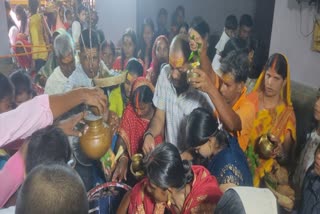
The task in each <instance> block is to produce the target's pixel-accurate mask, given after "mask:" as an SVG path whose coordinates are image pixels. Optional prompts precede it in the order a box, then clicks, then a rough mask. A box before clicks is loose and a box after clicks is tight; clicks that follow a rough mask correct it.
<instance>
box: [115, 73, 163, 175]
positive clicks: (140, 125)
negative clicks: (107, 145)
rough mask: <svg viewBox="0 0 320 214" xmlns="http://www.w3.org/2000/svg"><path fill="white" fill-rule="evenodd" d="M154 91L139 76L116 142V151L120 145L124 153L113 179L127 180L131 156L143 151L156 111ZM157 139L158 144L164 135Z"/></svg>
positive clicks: (149, 83) (133, 87)
mask: <svg viewBox="0 0 320 214" xmlns="http://www.w3.org/2000/svg"><path fill="white" fill-rule="evenodd" d="M153 93H154V87H153V85H152V84H151V82H150V81H148V80H147V79H145V78H144V77H139V78H138V79H137V80H136V81H135V82H134V84H133V86H132V93H131V97H130V99H131V100H130V102H129V104H128V105H127V107H126V109H125V111H124V114H123V117H122V121H121V123H120V127H119V130H118V134H119V137H118V140H117V142H116V153H117V150H118V148H119V147H120V146H122V147H123V149H124V153H123V154H122V156H121V157H120V159H119V162H118V164H117V166H116V169H115V172H114V175H113V180H122V179H125V180H126V179H127V176H126V175H127V168H128V163H129V157H130V158H131V157H132V156H133V155H134V154H136V153H139V152H142V145H143V135H144V133H145V131H146V130H147V129H148V126H149V122H150V120H151V118H152V117H153V115H154V112H155V108H154V106H153V104H152V98H153ZM155 141H156V144H159V143H161V142H162V137H161V136H158V137H156V140H155Z"/></svg>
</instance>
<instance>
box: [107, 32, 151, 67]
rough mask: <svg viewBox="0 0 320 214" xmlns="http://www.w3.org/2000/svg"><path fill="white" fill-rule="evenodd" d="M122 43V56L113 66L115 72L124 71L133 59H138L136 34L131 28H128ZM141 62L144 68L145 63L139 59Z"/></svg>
mask: <svg viewBox="0 0 320 214" xmlns="http://www.w3.org/2000/svg"><path fill="white" fill-rule="evenodd" d="M121 42H122V47H121V56H119V57H117V58H116V60H115V61H114V63H113V66H112V68H113V69H114V70H119V71H123V70H124V69H125V68H126V67H127V63H128V61H129V60H130V59H131V58H137V57H138V50H139V49H138V41H137V35H136V32H135V31H134V30H133V29H131V28H128V29H127V30H126V31H125V32H124V34H123V36H122V39H121ZM139 62H140V63H141V65H142V66H143V67H144V63H143V61H142V60H141V59H139ZM144 71H145V70H144ZM143 73H145V72H143Z"/></svg>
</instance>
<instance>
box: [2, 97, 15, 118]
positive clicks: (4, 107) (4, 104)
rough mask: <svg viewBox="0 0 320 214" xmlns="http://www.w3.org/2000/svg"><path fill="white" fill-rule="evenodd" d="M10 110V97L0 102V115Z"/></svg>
mask: <svg viewBox="0 0 320 214" xmlns="http://www.w3.org/2000/svg"><path fill="white" fill-rule="evenodd" d="M11 109H12V96H7V97H5V98H3V99H2V100H0V114H2V113H5V112H7V111H10V110H11Z"/></svg>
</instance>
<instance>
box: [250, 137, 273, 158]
mask: <svg viewBox="0 0 320 214" xmlns="http://www.w3.org/2000/svg"><path fill="white" fill-rule="evenodd" d="M270 137H271V136H270V135H269V134H264V135H262V136H261V137H260V138H259V141H258V142H257V143H256V148H255V149H256V152H257V153H258V155H259V156H260V158H262V159H269V158H270V157H271V155H272V152H273V150H274V148H275V144H274V143H273V142H272V141H271V140H270Z"/></svg>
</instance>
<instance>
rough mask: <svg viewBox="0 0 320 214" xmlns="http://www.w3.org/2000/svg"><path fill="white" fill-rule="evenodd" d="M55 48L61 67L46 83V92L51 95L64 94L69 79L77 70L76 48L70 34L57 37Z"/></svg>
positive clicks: (57, 68) (56, 69) (55, 70)
mask: <svg viewBox="0 0 320 214" xmlns="http://www.w3.org/2000/svg"><path fill="white" fill-rule="evenodd" d="M53 47H54V53H55V55H56V57H57V62H58V65H59V66H58V67H56V68H55V69H54V71H53V73H52V74H51V75H50V76H49V78H48V80H47V82H46V86H45V88H44V92H45V93H46V94H49V95H52V94H60V93H62V92H64V87H65V85H66V83H67V82H68V78H69V77H70V76H71V74H72V73H73V71H74V70H75V48H74V44H73V42H72V38H71V36H70V35H69V34H61V35H59V36H57V37H56V38H55V40H54V44H53Z"/></svg>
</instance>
